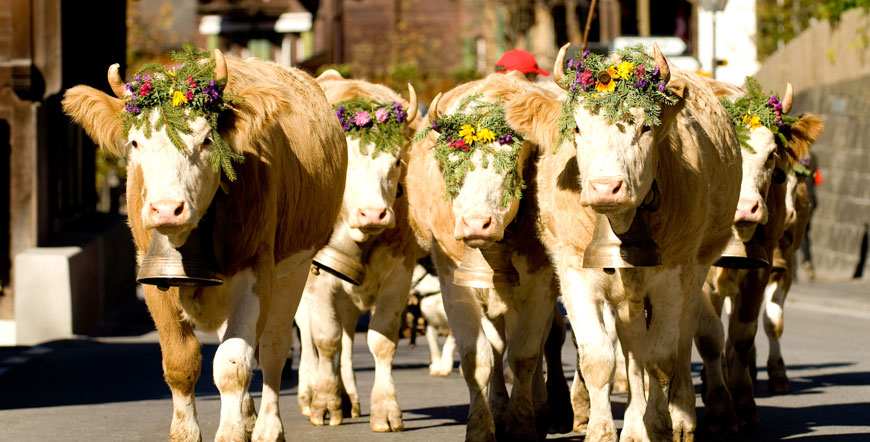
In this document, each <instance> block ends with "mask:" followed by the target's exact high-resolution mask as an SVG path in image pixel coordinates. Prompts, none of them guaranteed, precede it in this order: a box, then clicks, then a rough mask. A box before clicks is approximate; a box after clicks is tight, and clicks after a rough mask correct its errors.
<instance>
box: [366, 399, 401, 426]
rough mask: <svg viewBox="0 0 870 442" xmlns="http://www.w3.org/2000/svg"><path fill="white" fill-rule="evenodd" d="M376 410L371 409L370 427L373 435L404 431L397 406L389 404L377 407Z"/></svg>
mask: <svg viewBox="0 0 870 442" xmlns="http://www.w3.org/2000/svg"><path fill="white" fill-rule="evenodd" d="M377 408H380V409H379V410H376V408H375V407H372V416H371V426H372V431H374V432H375V433H389V432H391V431H405V424H404V422H402V410H401V409H400V408H399V405H398V404H390V405H388V406H381V407H377Z"/></svg>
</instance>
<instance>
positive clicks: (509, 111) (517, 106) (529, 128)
mask: <svg viewBox="0 0 870 442" xmlns="http://www.w3.org/2000/svg"><path fill="white" fill-rule="evenodd" d="M504 108H505V116H506V119H507V123H508V125H510V127H511V128H512V129H513V130H515V131H517V132H519V133H520V134H521V135H522V136H524V137H526V138H528V139H530V140H532V141H533V142H534V143H535V144H537V145H539V146H553V145H554V144H555V143H556V141H557V140H558V139H559V138H560V137H559V116H560V115H562V102H561V101H559V100H557V99H552V98H548V97H545V96H543V95H541V94H538V93H527V94H523V95H520V96H518V97H516V98H514V99H511V100H508V101H507V102H506V103H505V105H504Z"/></svg>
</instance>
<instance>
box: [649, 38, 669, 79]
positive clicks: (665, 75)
mask: <svg viewBox="0 0 870 442" xmlns="http://www.w3.org/2000/svg"><path fill="white" fill-rule="evenodd" d="M653 54H654V55H655V58H656V66H658V67H659V78H661V79H662V83H665V84H667V82H668V80H670V79H671V68H670V67H669V66H668V60H666V59H665V56H664V55H663V54H662V51H661V49H659V44H658V43H653Z"/></svg>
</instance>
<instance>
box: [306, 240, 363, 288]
mask: <svg viewBox="0 0 870 442" xmlns="http://www.w3.org/2000/svg"><path fill="white" fill-rule="evenodd" d="M363 253H364V250H363V248H362V247H361V246H360V244H359V243H358V242H356V241H354V240H353V239H351V238H350V237H348V236H347V235H341V234H337V235H332V238H330V239H329V244H327V245H326V246H324V247H323V248H322V249H320V250H319V251H318V252H317V254H316V255H314V262H313V264H314V266H315V267H316V268H317V269H319V270H323V271H325V272H327V273H329V274H331V275H333V276H335V277H336V278H338V279H341V280H343V281H347V282H349V283H351V284H353V285H361V284H362V282H363V279H365V276H366V270H365V265H364V264H363Z"/></svg>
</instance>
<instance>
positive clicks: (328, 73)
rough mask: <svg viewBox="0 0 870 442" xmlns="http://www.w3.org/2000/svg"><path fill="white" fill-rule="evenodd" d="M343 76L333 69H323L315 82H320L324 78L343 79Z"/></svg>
mask: <svg viewBox="0 0 870 442" xmlns="http://www.w3.org/2000/svg"><path fill="white" fill-rule="evenodd" d="M343 79H344V77H342V76H341V72H338V71H336V70H335V69H327V70H325V71H323V73H322V74H320V75H318V76H317V82H318V83H320V82H321V81H324V80H343Z"/></svg>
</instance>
